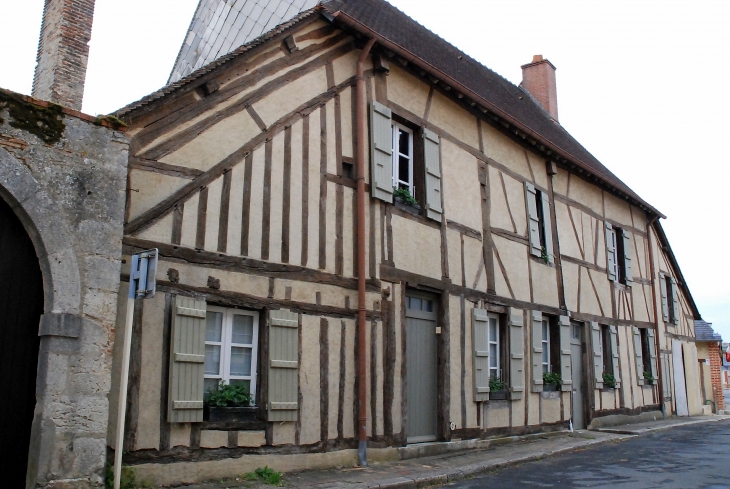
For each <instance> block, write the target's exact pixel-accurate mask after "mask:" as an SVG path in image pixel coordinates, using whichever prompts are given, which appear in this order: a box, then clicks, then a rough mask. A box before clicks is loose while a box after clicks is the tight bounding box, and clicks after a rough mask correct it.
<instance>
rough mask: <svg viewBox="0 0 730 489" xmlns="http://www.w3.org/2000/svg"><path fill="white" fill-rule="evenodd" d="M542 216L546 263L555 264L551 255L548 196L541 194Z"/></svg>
mask: <svg viewBox="0 0 730 489" xmlns="http://www.w3.org/2000/svg"><path fill="white" fill-rule="evenodd" d="M542 216H543V223H544V225H545V249H546V250H547V255H548V261H549V262H550V263H554V262H555V256H554V255H553V227H552V221H551V220H550V219H551V216H552V213H551V212H550V199H549V198H548V194H547V193H545V192H542Z"/></svg>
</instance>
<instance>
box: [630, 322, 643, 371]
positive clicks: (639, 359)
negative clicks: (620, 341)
mask: <svg viewBox="0 0 730 489" xmlns="http://www.w3.org/2000/svg"><path fill="white" fill-rule="evenodd" d="M632 329H633V330H634V355H635V356H636V376H637V378H638V379H637V380H638V381H639V385H644V368H645V367H644V354H643V352H644V350H643V349H642V347H641V330H640V329H639V328H637V327H636V326H633V327H632Z"/></svg>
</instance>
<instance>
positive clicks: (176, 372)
mask: <svg viewBox="0 0 730 489" xmlns="http://www.w3.org/2000/svg"><path fill="white" fill-rule="evenodd" d="M205 313H206V305H205V301H203V300H196V299H191V298H189V297H181V296H177V297H176V298H175V311H174V319H173V322H172V332H171V334H172V338H171V342H170V346H171V351H170V386H169V395H168V409H167V421H168V422H170V423H200V422H202V421H203V376H204V375H205Z"/></svg>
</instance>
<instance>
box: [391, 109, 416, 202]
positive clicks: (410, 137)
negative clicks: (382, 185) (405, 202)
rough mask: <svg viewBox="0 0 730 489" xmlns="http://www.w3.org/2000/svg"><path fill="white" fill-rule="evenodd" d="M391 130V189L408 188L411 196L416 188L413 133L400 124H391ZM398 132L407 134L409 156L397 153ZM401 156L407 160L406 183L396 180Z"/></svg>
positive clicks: (414, 193)
mask: <svg viewBox="0 0 730 489" xmlns="http://www.w3.org/2000/svg"><path fill="white" fill-rule="evenodd" d="M391 129H392V137H391V143H392V149H393V187H395V188H400V186H401V184H403V185H407V186H408V191H409V192H410V194H411V195H412V196H414V197H415V195H416V186H415V185H414V184H413V131H412V130H411V129H408V128H407V127H406V126H404V125H402V124H398V123H397V122H393V125H392V126H391ZM398 131H403V132H405V133H407V134H408V146H409V147H408V151H409V153H410V154H407V155H406V154H403V153H400V152H399V148H398V141H399V140H398ZM401 156H403V157H405V158H408V181H407V182H406V181H404V180H400V179H399V178H398V170H399V167H400V157H401Z"/></svg>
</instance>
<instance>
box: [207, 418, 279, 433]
mask: <svg viewBox="0 0 730 489" xmlns="http://www.w3.org/2000/svg"><path fill="white" fill-rule="evenodd" d="M200 428H201V429H203V430H214V431H262V430H265V429H266V421H261V420H260V419H253V420H248V421H227V422H215V421H203V422H202V423H201V424H200Z"/></svg>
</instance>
